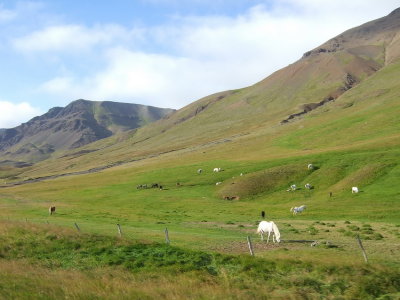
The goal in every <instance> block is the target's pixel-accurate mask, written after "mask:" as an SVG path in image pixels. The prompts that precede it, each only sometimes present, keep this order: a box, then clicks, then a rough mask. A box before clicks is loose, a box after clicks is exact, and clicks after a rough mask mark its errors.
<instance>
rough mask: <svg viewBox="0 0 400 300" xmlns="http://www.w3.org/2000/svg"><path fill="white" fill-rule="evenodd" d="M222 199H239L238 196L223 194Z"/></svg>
mask: <svg viewBox="0 0 400 300" xmlns="http://www.w3.org/2000/svg"><path fill="white" fill-rule="evenodd" d="M224 200H240V197H239V196H224Z"/></svg>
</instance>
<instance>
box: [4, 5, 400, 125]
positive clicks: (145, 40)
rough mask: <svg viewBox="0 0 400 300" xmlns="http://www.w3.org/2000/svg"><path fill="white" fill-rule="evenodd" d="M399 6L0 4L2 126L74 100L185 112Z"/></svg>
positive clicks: (239, 86) (15, 123) (242, 85)
mask: <svg viewBox="0 0 400 300" xmlns="http://www.w3.org/2000/svg"><path fill="white" fill-rule="evenodd" d="M397 6H399V1H398V0H352V1H348V0H335V1H323V0H114V1H109V0H85V1H78V0H76V1H75V0H42V1H34V0H33V1H12V0H7V1H2V0H0V66H1V69H0V128H9V127H14V126H17V125H19V124H20V123H21V122H26V121H27V120H29V119H30V118H32V117H34V116H36V115H40V114H42V113H45V112H46V111H48V110H49V109H50V108H51V107H54V106H65V105H67V104H68V103H69V102H71V101H73V100H76V99H80V98H83V99H88V100H99V101H104V100H110V101H120V102H131V103H140V104H146V105H153V106H159V107H170V108H181V107H183V106H185V105H186V104H188V103H190V102H193V101H195V100H197V99H199V98H201V97H203V96H206V95H208V94H211V93H214V92H218V91H222V90H227V89H234V88H241V87H245V86H248V85H251V84H254V83H256V82H257V81H259V80H261V79H263V78H265V77H267V76H268V75H269V74H271V73H272V72H274V71H276V70H278V69H280V68H282V67H285V66H286V65H288V64H290V63H293V62H294V61H296V60H297V59H299V58H300V57H301V56H302V54H303V53H304V52H306V51H308V50H310V49H312V48H315V47H317V46H318V45H320V44H322V43H323V42H325V41H326V40H328V39H330V38H332V37H334V36H335V35H337V34H340V33H341V32H343V31H345V30H347V29H349V28H351V27H354V26H357V25H360V24H362V23H365V22H367V21H370V20H373V19H376V18H379V17H382V16H385V15H387V14H388V13H390V12H391V11H392V10H394V9H395V8H397Z"/></svg>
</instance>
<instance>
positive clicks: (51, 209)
mask: <svg viewBox="0 0 400 300" xmlns="http://www.w3.org/2000/svg"><path fill="white" fill-rule="evenodd" d="M55 212H56V207H55V206H50V207H49V215H52V214H53V213H55Z"/></svg>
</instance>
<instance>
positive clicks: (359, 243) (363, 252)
mask: <svg viewBox="0 0 400 300" xmlns="http://www.w3.org/2000/svg"><path fill="white" fill-rule="evenodd" d="M356 239H357V241H358V245H359V246H360V248H361V251H362V254H363V256H364V260H365V262H366V263H368V257H367V253H366V252H365V249H364V246H363V244H362V242H361V239H360V236H359V235H358V234H357V236H356Z"/></svg>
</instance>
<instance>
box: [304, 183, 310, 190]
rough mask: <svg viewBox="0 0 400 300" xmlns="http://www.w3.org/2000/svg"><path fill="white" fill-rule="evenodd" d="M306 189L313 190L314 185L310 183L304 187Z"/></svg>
mask: <svg viewBox="0 0 400 300" xmlns="http://www.w3.org/2000/svg"><path fill="white" fill-rule="evenodd" d="M304 187H305V188H306V189H308V190H311V188H312V185H311V184H309V183H306V184H305V185H304Z"/></svg>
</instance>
